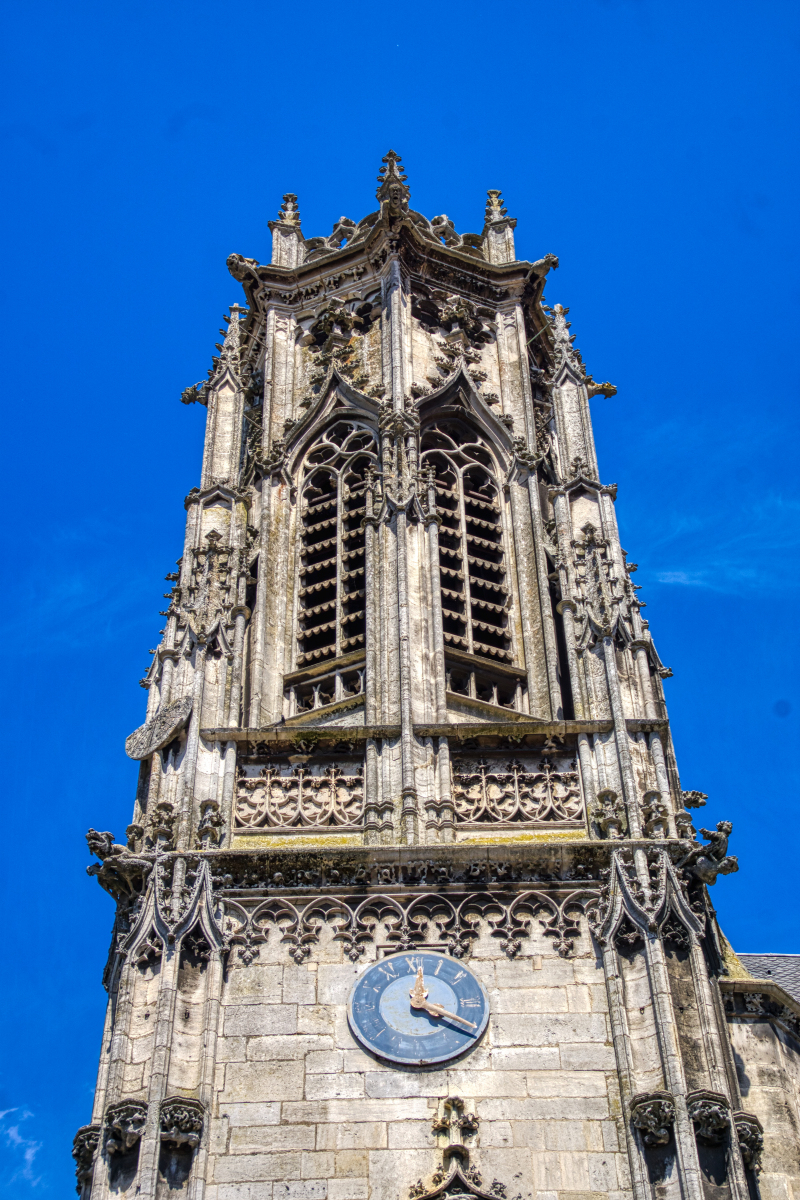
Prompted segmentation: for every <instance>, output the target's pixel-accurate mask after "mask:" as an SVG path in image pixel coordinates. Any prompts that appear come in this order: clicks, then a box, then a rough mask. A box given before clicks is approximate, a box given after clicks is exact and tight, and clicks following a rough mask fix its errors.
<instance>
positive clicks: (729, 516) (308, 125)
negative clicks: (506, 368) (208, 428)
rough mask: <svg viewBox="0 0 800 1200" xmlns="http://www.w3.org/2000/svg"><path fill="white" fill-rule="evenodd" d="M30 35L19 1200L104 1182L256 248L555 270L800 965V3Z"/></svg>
mask: <svg viewBox="0 0 800 1200" xmlns="http://www.w3.org/2000/svg"><path fill="white" fill-rule="evenodd" d="M4 8H5V12H4V14H3V18H2V21H3V30H4V36H3V48H2V50H1V51H0V54H1V55H2V72H0V77H1V78H2V85H0V86H2V88H3V91H4V93H5V94H4V97H3V110H2V119H0V130H1V132H2V140H3V165H4V167H5V182H4V185H3V189H2V193H0V203H1V204H2V207H3V220H2V229H3V233H4V241H5V252H4V271H3V276H2V279H0V291H1V292H2V301H3V308H4V322H3V327H4V328H5V345H6V349H5V353H4V364H5V366H4V381H3V388H2V396H3V401H4V409H5V416H4V439H3V440H4V457H5V472H4V473H5V478H6V485H5V486H6V493H5V494H6V509H5V511H6V516H5V518H4V528H5V535H4V543H5V546H6V549H5V552H4V555H3V561H4V566H5V569H6V575H7V578H6V583H5V589H4V597H5V601H6V618H5V636H4V638H3V647H4V657H5V661H6V664H7V672H8V675H7V683H6V686H5V688H4V689H3V696H2V699H3V706H4V712H3V717H2V728H3V732H4V735H5V742H6V766H5V776H6V784H7V788H6V804H5V814H4V830H3V832H4V847H5V863H4V868H3V872H2V887H3V889H4V892H5V898H4V908H3V911H5V912H6V914H7V918H6V920H7V923H6V931H5V954H4V956H3V962H4V978H5V986H4V990H3V994H2V1000H3V1008H4V1012H5V1017H4V1020H3V1023H2V1025H3V1040H4V1045H3V1059H2V1075H1V1076H0V1087H1V1088H2V1096H0V1112H2V1113H3V1116H2V1118H0V1196H9V1197H11V1196H13V1197H14V1198H15V1200H19V1198H20V1197H27V1196H29V1195H30V1196H42V1197H50V1196H52V1197H58V1198H61V1197H65V1196H67V1195H69V1194H72V1188H73V1176H72V1160H71V1158H70V1154H69V1151H70V1145H71V1139H72V1135H73V1133H74V1131H75V1129H76V1128H77V1127H78V1126H79V1125H81V1124H83V1123H84V1122H86V1121H88V1120H89V1116H90V1106H91V1098H92V1091H93V1087H94V1076H95V1070H96V1065H97V1060H98V1052H99V1045H100V1035H101V1027H102V1020H103V1011H104V999H105V994H104V992H103V990H102V988H101V985H100V976H101V972H102V968H103V963H104V960H105V955H106V950H107V947H108V942H109V936H110V929H111V919H112V905H111V901H110V900H109V898H108V897H107V896H106V895H105V894H104V893H103V892H102V891H101V890H100V888H99V887H98V886H97V884H96V882H95V881H94V880H90V879H88V878H87V877H86V875H85V873H84V868H85V866H86V864H87V863H88V862H89V861H90V857H89V854H88V852H87V850H86V847H85V844H84V841H83V836H84V833H85V831H86V829H87V828H88V827H89V826H90V825H94V826H95V827H97V828H100V829H111V830H113V831H114V832H115V834H116V835H117V836H120V835H122V834H123V832H124V829H125V826H126V824H127V823H128V821H129V820H130V812H131V805H132V798H133V790H134V783H135V777H136V767H135V765H134V764H133V763H131V762H130V761H128V760H127V759H126V758H125V755H124V753H123V743H124V739H125V736H126V735H127V734H128V733H129V732H130V731H131V730H132V729H133V728H134V727H135V726H136V725H138V724H139V723H140V721H141V720H142V717H143V710H144V702H145V695H144V692H143V691H141V690H140V689H139V687H138V686H137V681H138V679H139V678H140V677H141V676H142V675H143V673H144V671H145V669H146V667H147V665H148V663H149V661H150V660H149V657H148V655H147V650H148V647H151V646H155V645H156V644H157V637H158V635H157V630H158V629H159V628H160V626H161V624H162V622H161V620H160V618H159V617H158V610H159V608H162V607H163V602H162V599H161V597H162V592H164V591H165V590H167V589H166V585H165V584H164V583H163V576H164V575H165V574H166V573H167V571H169V570H171V569H172V567H173V565H174V562H175V559H176V558H177V557H178V555H179V554H180V552H181V547H182V538H183V521H184V508H183V497H184V496H185V495H186V493H187V492H188V490H189V488H190V487H192V486H194V485H195V484H196V483H197V482H198V475H199V467H200V455H201V444H202V436H203V428H202V426H203V419H204V416H205V411H204V410H202V409H200V408H198V407H194V408H185V407H184V406H182V405H181V404H180V403H179V396H180V393H181V390H182V389H183V388H184V387H186V386H187V385H188V384H190V383H193V382H194V381H195V380H197V379H200V378H202V377H204V375H205V372H206V369H207V367H208V366H209V364H210V356H211V354H212V353H213V352H214V351H213V346H214V342H215V340H217V330H218V329H219V327H220V324H221V316H222V313H223V311H226V310H227V306H228V305H229V304H231V303H233V302H237V301H240V300H241V299H242V296H241V292H240V289H239V286H238V285H237V284H236V283H235V282H234V281H233V280H232V279H231V278H230V277H229V275H228V272H227V270H226V267H225V259H226V257H227V255H228V254H229V253H231V251H238V252H239V253H241V254H244V255H247V256H249V257H255V258H260V259H262V260H264V259H267V258H268V257H269V234H268V230H267V221H268V220H270V219H271V218H274V217H275V216H276V215H277V211H278V207H279V204H280V199H281V195H282V193H283V192H285V191H294V192H297V193H298V195H299V199H300V208H301V213H302V217H303V228H304V231H305V233H306V236H313V235H318V234H325V233H328V232H329V231H330V228H331V225H332V223H333V221H334V220H335V219H336V218H337V217H339V216H340V215H341V214H342V213H344V214H346V215H347V216H349V217H352V218H353V219H354V220H358V219H359V218H360V217H362V216H363V215H365V214H366V213H367V212H369V211H371V210H372V207H373V200H374V190H375V186H376V185H375V176H376V174H377V171H378V167H379V166H380V160H381V156H382V155H383V154H385V152H386V150H387V149H388V148H389V147H393V148H394V149H396V150H397V151H398V152H399V153H400V154H402V155H403V158H404V162H405V165H406V168H407V171H408V177H409V183H410V186H411V195H412V207H414V208H417V209H419V210H421V211H422V212H424V213H426V214H427V215H428V216H433V215H435V214H437V213H441V212H446V213H447V214H448V215H449V216H450V217H451V218H452V219H453V220H454V222H455V225H456V228H457V229H459V230H460V231H471V230H478V231H479V230H480V228H481V225H482V217H483V205H484V200H485V194H486V189H487V188H490V187H497V188H502V189H503V192H504V195H505V198H506V203H507V206H508V209H509V212H510V213H511V214H512V215H513V216H516V217H517V218H518V221H519V224H518V227H517V249H518V254H519V256H520V257H527V258H529V259H536V258H539V257H541V256H542V255H543V254H545V253H546V252H548V251H552V252H553V253H555V254H558V255H559V257H560V259H561V267H560V269H559V270H558V271H557V272H555V273H554V274H553V275H551V277H550V279H549V281H548V285H547V299H548V301H549V302H550V303H551V304H554V303H556V302H558V301H560V302H561V303H563V304H566V305H569V306H570V308H571V318H572V320H573V322H574V324H573V332H574V333H576V334H577V343H576V344H577V345H578V346H579V347H580V348H581V350H582V352H583V355H584V359H585V361H586V363H587V366H588V369H589V370H590V371H591V372H593V374H594V376H595V378H596V379H610V380H611V381H612V382H614V383H615V384H616V385H617V386H618V388H619V394H618V396H617V397H616V398H615V399H613V400H604V399H602V398H598V399H597V400H595V401H594V402H593V409H594V420H595V430H596V435H597V441H598V450H599V456H600V464H601V473H602V478H603V480H604V481H605V482H607V483H612V482H616V483H618V484H619V499H618V502H617V510H618V516H619V520H620V525H621V529H622V536H623V544H624V545H625V547H626V549H627V550H628V552H629V554H630V557H631V558H632V559H633V560H634V561H637V562H638V563H639V564H640V571H639V574H638V576H637V581H638V582H639V583H640V584H642V585H643V588H644V590H643V592H642V593H641V595H642V596H643V598H644V599H645V600H646V601H647V603H648V605H649V607H648V609H647V610H646V613H645V615H646V616H648V617H649V618H650V620H651V625H652V629H653V632H654V635H655V638H656V641H657V644H658V647H659V649H660V652H661V655H662V658H663V659H664V661H665V662H666V663H668V664H669V665H670V666H671V667H672V668H673V669H674V671H675V677H674V679H671V680H670V681H669V682H668V683H667V685H666V688H667V698H668V703H669V706H670V715H671V718H672V724H673V731H674V737H675V742H676V746H677V751H678V758H679V764H680V768H681V773H682V779H683V784H684V786H685V787H687V788H698V789H700V790H702V791H705V792H708V793H709V797H710V799H709V802H708V807H707V808H706V809H705V810H704V813H703V817H704V819H707V820H708V821H711V822H716V821H717V820H719V819H720V818H722V817H727V818H730V819H731V820H733V822H734V832H733V837H732V844H731V850H732V852H733V853H738V855H739V858H740V865H741V870H740V872H739V874H738V875H735V876H728V877H727V878H724V879H720V881H719V883H718V885H717V886H716V888H715V889H714V893H713V898H714V902H715V904H716V905H717V907H718V910H719V915H720V919H721V921H722V922H723V926H724V928H725V929H726V931H727V933H728V936H729V937H730V938H731V940H732V941H733V943H734V944H735V945H736V946H737V947H738V948H739V949H740V950H749V951H756V950H762V951H766V950H773V951H777V950H785V951H800V930H799V929H798V918H797V903H796V898H795V895H796V884H795V880H796V877H797V867H796V863H797V843H798V832H797V829H798V824H797V787H798V767H797V756H798V727H799V724H800V697H798V695H797V686H796V680H797V678H798V665H799V664H798V651H797V634H796V631H795V618H796V613H797V599H798V569H797V550H798V516H799V515H800V496H799V495H798V490H799V489H798V477H797V474H798V473H797V432H798V431H797V410H798V404H797V402H798V391H799V389H800V385H799V384H798V365H797V362H798V346H797V340H798V339H797V319H798V309H799V308H800V284H798V237H797V201H798V195H797V193H798V166H797V157H796V140H797V116H798V111H797V110H798V104H797V100H798V95H797V78H798V58H799V57H800V10H798V8H797V5H796V4H793V3H786V2H782V0H762V3H760V4H757V5H753V4H751V3H748V4H744V3H742V2H741V0H705V3H697V0H669V2H667V0H605V2H603V0H571V2H569V3H566V2H564V0H562V2H560V3H557V2H554V0H547V2H543V0H527V2H526V3H518V2H509V3H505V4H495V5H489V4H486V3H485V2H481V3H475V2H474V0H461V2H460V3H439V4H436V3H433V4H430V3H424V4H422V3H418V2H415V0H412V2H409V3H406V4H387V5H383V6H379V5H367V4H363V3H358V2H355V3H349V4H335V5H333V4H322V3H320V2H319V0H310V2H307V3H306V4H305V5H291V4H280V5H278V4H275V3H272V4H265V3H255V4H249V5H227V6H226V5H222V4H214V5H212V4H210V3H208V2H207V0H191V2H189V0H161V3H159V4H154V3H153V2H152V0H138V2H137V3H136V4H132V3H129V2H128V0H117V2H116V3H113V4H108V3H103V4H100V3H98V2H96V0H88V2H87V0H74V3H71V4H68V5H67V4H63V3H58V4H56V3H53V0H41V2H40V3H38V4H36V5H33V4H24V3H23V4H12V3H9V2H8V0H7V2H6V4H5V5H4Z"/></svg>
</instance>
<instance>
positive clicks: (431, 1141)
mask: <svg viewBox="0 0 800 1200" xmlns="http://www.w3.org/2000/svg"><path fill="white" fill-rule="evenodd" d="M387 1132H388V1135H389V1149H390V1150H404V1149H408V1148H409V1147H410V1148H412V1149H414V1150H418V1149H421V1148H422V1147H423V1146H430V1147H434V1146H435V1145H436V1138H435V1137H434V1134H433V1132H432V1130H431V1122H430V1121H429V1120H428V1121H398V1122H395V1123H393V1124H391V1125H389V1126H388V1130H387Z"/></svg>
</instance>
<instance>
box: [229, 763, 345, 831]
mask: <svg viewBox="0 0 800 1200" xmlns="http://www.w3.org/2000/svg"><path fill="white" fill-rule="evenodd" d="M306 751H307V752H306ZM363 820H364V760H363V757H362V754H361V752H360V751H359V748H358V746H357V744H355V743H341V744H338V745H334V746H332V747H312V746H310V745H309V746H307V747H305V749H303V748H302V747H287V748H286V749H285V750H283V751H281V752H276V753H270V754H269V755H268V756H266V755H264V754H260V753H256V754H248V755H243V756H242V757H241V759H240V762H239V771H238V775H237V780H236V802H235V809H234V832H235V834H236V835H241V834H247V833H258V834H264V833H272V832H275V833H281V834H287V833H298V834H302V833H306V832H307V831H308V830H309V829H315V830H320V831H324V830H328V831H329V832H331V833H333V832H339V831H342V830H360V829H361V827H362V824H363Z"/></svg>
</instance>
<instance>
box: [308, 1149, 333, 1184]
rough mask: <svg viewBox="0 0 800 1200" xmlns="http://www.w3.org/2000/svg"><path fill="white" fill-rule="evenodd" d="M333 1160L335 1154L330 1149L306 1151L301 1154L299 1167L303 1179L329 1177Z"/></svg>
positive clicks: (331, 1172) (331, 1173)
mask: <svg viewBox="0 0 800 1200" xmlns="http://www.w3.org/2000/svg"><path fill="white" fill-rule="evenodd" d="M335 1161H336V1156H335V1154H334V1153H333V1151H332V1150H320V1151H307V1152H306V1153H305V1154H304V1155H303V1160H302V1164H301V1168H300V1169H301V1171H302V1175H303V1179H330V1177H331V1175H333V1172H334V1166H335Z"/></svg>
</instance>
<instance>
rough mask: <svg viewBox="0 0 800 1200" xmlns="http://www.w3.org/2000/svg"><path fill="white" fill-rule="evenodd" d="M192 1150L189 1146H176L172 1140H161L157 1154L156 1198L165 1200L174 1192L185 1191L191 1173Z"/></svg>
mask: <svg viewBox="0 0 800 1200" xmlns="http://www.w3.org/2000/svg"><path fill="white" fill-rule="evenodd" d="M193 1159H194V1150H193V1149H192V1147H191V1146H176V1145H175V1144H174V1143H173V1142H162V1143H161V1149H160V1151H159V1155H158V1183H157V1184H156V1198H157V1200H167V1198H168V1197H170V1196H174V1195H175V1193H176V1192H186V1191H187V1190H188V1187H189V1176H190V1175H191V1173H192V1160H193Z"/></svg>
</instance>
